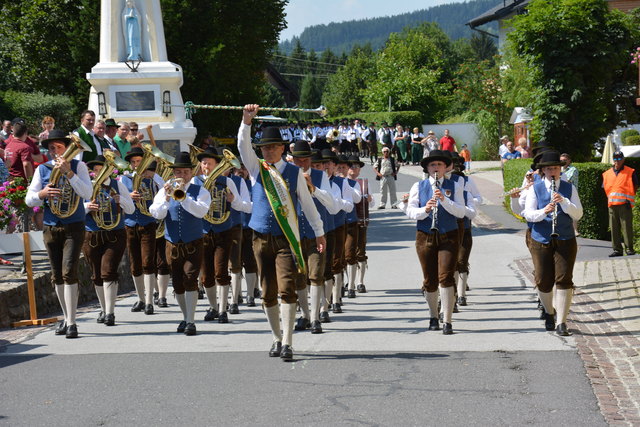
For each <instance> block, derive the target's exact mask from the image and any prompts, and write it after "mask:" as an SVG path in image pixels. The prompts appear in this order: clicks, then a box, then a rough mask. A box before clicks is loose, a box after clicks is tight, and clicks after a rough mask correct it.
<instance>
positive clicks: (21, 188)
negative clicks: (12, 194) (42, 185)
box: [18, 185, 26, 191]
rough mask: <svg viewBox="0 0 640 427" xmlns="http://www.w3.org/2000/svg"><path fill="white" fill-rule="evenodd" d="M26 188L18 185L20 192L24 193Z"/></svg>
mask: <svg viewBox="0 0 640 427" xmlns="http://www.w3.org/2000/svg"><path fill="white" fill-rule="evenodd" d="M24 190H26V188H25V187H24V186H22V185H18V191H24Z"/></svg>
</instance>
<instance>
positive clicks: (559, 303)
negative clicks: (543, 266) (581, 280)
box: [556, 289, 573, 323]
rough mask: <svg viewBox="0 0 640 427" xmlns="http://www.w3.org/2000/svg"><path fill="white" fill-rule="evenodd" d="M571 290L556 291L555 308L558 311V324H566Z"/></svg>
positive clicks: (571, 295) (571, 294)
mask: <svg viewBox="0 0 640 427" xmlns="http://www.w3.org/2000/svg"><path fill="white" fill-rule="evenodd" d="M572 297H573V289H558V291H557V293H556V298H557V299H556V307H557V309H558V323H567V316H568V315H569V309H570V308H571V298H572Z"/></svg>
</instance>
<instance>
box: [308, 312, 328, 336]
mask: <svg viewBox="0 0 640 427" xmlns="http://www.w3.org/2000/svg"><path fill="white" fill-rule="evenodd" d="M327 314H329V313H327ZM311 333H312V334H321V333H322V325H321V324H320V321H319V320H314V321H313V323H311Z"/></svg>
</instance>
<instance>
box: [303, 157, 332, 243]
mask: <svg viewBox="0 0 640 427" xmlns="http://www.w3.org/2000/svg"><path fill="white" fill-rule="evenodd" d="M309 173H310V175H311V183H312V184H313V185H314V186H315V187H317V188H320V186H321V185H322V175H323V174H324V172H322V171H319V170H316V169H310V170H309ZM313 203H314V204H315V205H316V209H317V210H318V213H319V214H320V219H322V228H323V230H324V232H325V233H326V232H327V231H328V230H327V223H326V218H327V216H328V215H329V212H328V211H327V208H325V207H324V205H323V204H322V203H320V201H319V200H318V199H316V198H313ZM297 212H298V226H299V227H300V238H304V239H315V238H316V233H314V232H313V228H311V225H310V224H309V221H308V220H307V217H306V216H305V215H304V212H303V211H302V204H300V203H298V208H297Z"/></svg>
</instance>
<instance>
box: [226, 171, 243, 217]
mask: <svg viewBox="0 0 640 427" xmlns="http://www.w3.org/2000/svg"><path fill="white" fill-rule="evenodd" d="M229 178H231V180H232V181H233V183H234V184H235V185H236V188H237V189H238V194H240V186H241V185H242V184H241V183H242V178H241V177H239V176H237V175H230V176H229ZM229 208H230V209H231V218H230V219H231V227H235V226H236V225H238V224H242V211H237V210H235V209H233V208H232V207H231V206H229Z"/></svg>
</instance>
